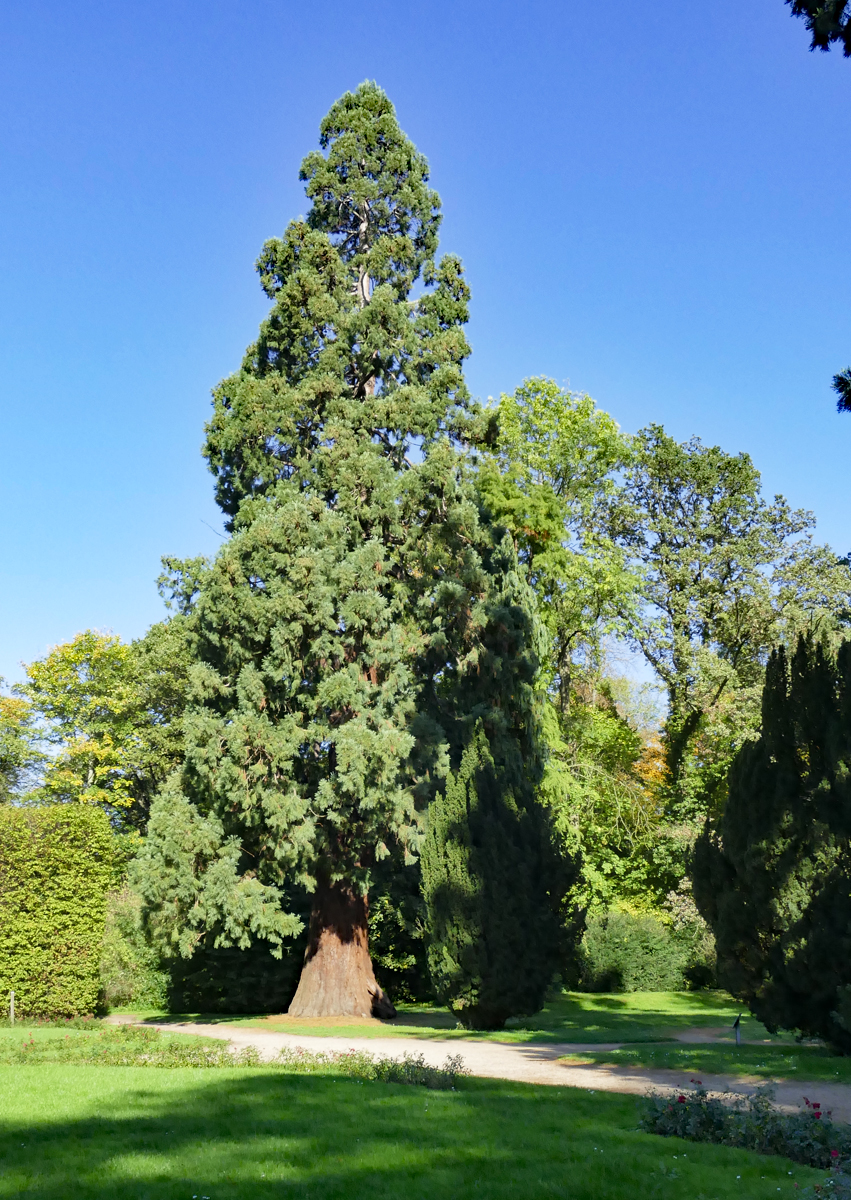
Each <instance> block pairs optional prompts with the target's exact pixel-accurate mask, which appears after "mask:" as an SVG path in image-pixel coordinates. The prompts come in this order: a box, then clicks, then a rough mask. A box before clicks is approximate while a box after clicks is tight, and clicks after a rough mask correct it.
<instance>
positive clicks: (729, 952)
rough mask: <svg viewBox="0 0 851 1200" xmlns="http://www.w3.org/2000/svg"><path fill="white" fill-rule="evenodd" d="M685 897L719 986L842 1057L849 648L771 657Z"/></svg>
mask: <svg viewBox="0 0 851 1200" xmlns="http://www.w3.org/2000/svg"><path fill="white" fill-rule="evenodd" d="M694 886H695V897H696V899H697V900H698V904H699V906H700V908H701V911H702V912H703V915H704V916H705V917H706V919H707V920H708V921H709V923H710V924H711V925H712V928H713V932H714V933H715V938H716V944H717V949H718V970H719V979H720V981H721V983H722V984H723V985H724V986H725V987H727V988H729V989H730V991H732V992H733V994H734V995H736V996H739V997H741V998H742V999H743V1000H745V1001H746V1002H747V1003H748V1005H749V1006H750V1008H751V1010H752V1011H753V1012H754V1013H755V1014H756V1015H757V1016H758V1017H759V1019H760V1020H761V1021H763V1022H764V1023H765V1025H766V1026H767V1027H768V1028H769V1029H771V1030H776V1029H780V1028H783V1029H798V1030H800V1031H801V1032H802V1033H805V1034H808V1035H812V1036H817V1037H822V1038H825V1039H826V1040H827V1041H828V1042H830V1043H832V1044H833V1045H834V1046H836V1047H837V1048H840V1049H842V1050H843V1051H844V1052H846V1053H847V1052H849V1051H851V1003H849V1000H851V641H846V642H843V643H842V645H841V646H840V648H839V651H838V654H837V655H836V656H834V655H833V654H832V653H831V651H830V649H829V648H828V647H827V645H825V644H824V643H821V642H817V641H816V640H815V639H814V638H813V637H812V636H808V637H801V638H800V639H799V642H798V646H797V649H796V651H795V654H794V655H793V657H792V661H791V663H790V662H789V661H788V659H787V655H786V653H785V651H784V650H783V649H782V648H781V649H779V650H776V651H775V652H774V653H773V654H772V656H771V659H770V661H769V664H768V668H767V671H766V680H765V688H764V690H763V701H762V733H761V736H760V738H759V740H758V741H755V742H749V743H746V744H745V746H743V747H742V749H741V750H740V751H739V753H738V755H737V757H736V759H735V761H734V763H733V766H732V768H731V771H730V790H729V799H728V801H727V805H726V808H725V810H724V813H723V816H722V817H721V819H720V821H719V823H718V827H717V829H716V830H715V831H712V830H710V829H707V830H706V831H705V832H704V834H703V837H702V838H701V839H700V841H699V843H698V846H697V850H696V855H695V875H694Z"/></svg>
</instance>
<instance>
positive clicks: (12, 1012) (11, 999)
mask: <svg viewBox="0 0 851 1200" xmlns="http://www.w3.org/2000/svg"><path fill="white" fill-rule="evenodd" d="M9 1024H10V1025H14V1024H15V993H14V992H9Z"/></svg>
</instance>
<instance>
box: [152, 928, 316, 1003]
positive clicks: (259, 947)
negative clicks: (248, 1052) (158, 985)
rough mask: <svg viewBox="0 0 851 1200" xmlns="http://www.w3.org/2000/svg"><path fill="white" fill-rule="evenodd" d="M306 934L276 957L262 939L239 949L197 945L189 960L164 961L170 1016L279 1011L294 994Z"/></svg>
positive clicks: (177, 958) (178, 958) (302, 958)
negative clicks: (278, 957)
mask: <svg viewBox="0 0 851 1200" xmlns="http://www.w3.org/2000/svg"><path fill="white" fill-rule="evenodd" d="M306 940H307V939H306V936H303V937H299V938H295V939H293V941H292V942H291V943H290V944H289V945H288V946H287V948H286V951H285V952H284V953H283V954H282V955H281V957H280V959H277V958H273V957H272V956H271V955H270V953H269V947H268V945H267V944H266V943H264V942H263V941H262V940H258V941H256V942H253V943H252V944H251V945H249V946H248V947H247V948H246V949H244V950H240V949H239V948H238V947H236V946H225V947H221V948H219V949H216V948H215V947H212V946H207V945H201V946H200V947H199V948H198V950H197V951H196V952H195V954H193V956H192V957H191V958H189V959H186V958H182V957H175V958H173V959H171V960H169V961H168V962H167V964H166V965H167V967H168V971H169V984H168V992H167V1002H166V1007H167V1008H168V1010H169V1011H170V1012H178V1013H185V1012H205V1013H280V1012H286V1010H287V1008H288V1007H289V1003H290V1001H291V1000H292V998H293V995H294V994H295V990H296V986H297V984H298V977H299V973H300V971H301V966H302V963H303V961H304V949H305V942H306Z"/></svg>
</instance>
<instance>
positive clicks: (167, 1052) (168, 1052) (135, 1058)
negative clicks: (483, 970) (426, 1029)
mask: <svg viewBox="0 0 851 1200" xmlns="http://www.w3.org/2000/svg"><path fill="white" fill-rule="evenodd" d="M81 1025H82V1027H83V1028H84V1029H85V1031H86V1032H87V1033H88V1036H76V1037H72V1036H71V1035H69V1036H67V1037H65V1038H43V1039H38V1040H36V1039H35V1038H34V1037H33V1036H32V1034H30V1035H29V1037H27V1036H24V1038H23V1039H22V1041H20V1042H17V1043H15V1042H12V1041H11V1039H9V1038H3V1039H2V1041H0V1063H11V1064H24V1063H25V1064H28V1065H34V1064H43V1063H73V1064H75V1065H77V1066H82V1065H85V1066H93V1067H207V1068H213V1067H261V1066H262V1067H268V1068H275V1067H277V1068H279V1069H281V1068H283V1069H284V1070H286V1071H294V1072H297V1073H298V1074H301V1075H314V1074H322V1075H325V1074H329V1075H330V1074H333V1075H346V1076H348V1077H350V1078H353V1079H364V1080H371V1081H374V1082H379V1083H406V1084H413V1085H415V1086H417V1087H426V1088H432V1089H437V1090H444V1091H445V1090H447V1089H450V1088H453V1087H455V1085H456V1083H457V1082H458V1079H459V1077H460V1076H462V1075H466V1074H467V1073H468V1072H467V1070H466V1068H465V1067H464V1062H463V1059H462V1058H461V1056H460V1054H454V1055H449V1056H448V1057H447V1058H446V1061H445V1062H444V1064H443V1066H442V1067H433V1066H430V1065H429V1064H428V1063H427V1062H426V1061H425V1058H424V1056H423V1055H422V1054H417V1055H414V1054H409V1053H406V1054H403V1055H402V1057H401V1058H374V1057H373V1056H372V1055H371V1054H367V1053H365V1052H364V1051H359V1050H351V1051H347V1052H345V1053H334V1052H332V1053H330V1054H325V1053H319V1054H311V1053H310V1052H309V1051H305V1050H291V1049H289V1048H286V1047H285V1048H284V1049H283V1050H281V1052H280V1053H279V1054H278V1055H277V1056H276V1057H275V1058H273V1059H272V1060H271V1061H269V1062H262V1061H261V1059H260V1055H259V1054H258V1052H257V1050H256V1049H255V1047H253V1046H246V1047H245V1048H244V1049H242V1050H233V1049H231V1047H230V1046H229V1045H228V1043H227V1042H223V1041H218V1040H214V1039H212V1038H200V1037H186V1036H185V1035H180V1034H167V1033H166V1034H164V1033H162V1032H161V1031H160V1030H159V1029H152V1028H149V1027H147V1026H144V1025H101V1024H100V1023H99V1022H87V1023H72V1022H69V1023H68V1027H69V1028H80V1027H81Z"/></svg>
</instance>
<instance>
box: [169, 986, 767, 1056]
mask: <svg viewBox="0 0 851 1200" xmlns="http://www.w3.org/2000/svg"><path fill="white" fill-rule="evenodd" d="M740 1011H741V1006H740V1005H739V1004H738V1003H737V1002H736V1001H734V1000H733V999H732V998H731V997H730V996H728V995H727V993H726V992H631V993H624V994H620V993H618V994H598V993H593V994H589V993H585V992H562V993H560V994H558V995H556V996H554V997H552V998H551V999H550V1000H548V1002H547V1003H546V1004H545V1006H544V1008H543V1009H542V1010H541V1012H539V1013H536V1015H535V1016H534V1017H526V1018H520V1019H515V1020H514V1021H512V1022H511V1023H510V1024H509V1026H508V1027H507V1028H506V1029H502V1030H499V1031H497V1032H495V1033H482V1032H470V1031H468V1030H466V1029H462V1028H460V1026H459V1023H458V1021H457V1018H456V1017H455V1016H454V1015H453V1014H452V1013H450V1012H449V1011H448V1010H447V1009H445V1008H439V1007H437V1006H432V1005H427V1004H402V1005H400V1006H399V1016H398V1017H397V1018H396V1019H395V1020H393V1021H377V1020H373V1019H371V1018H368V1017H363V1018H359V1019H347V1020H345V1021H340V1020H330V1019H324V1018H317V1019H315V1020H304V1019H298V1018H291V1017H287V1016H285V1015H272V1016H222V1015H217V1016H209V1015H206V1016H205V1015H203V1014H198V1013H195V1014H191V1013H190V1014H182V1015H179V1016H178V1015H175V1014H172V1015H170V1016H169V1015H166V1014H160V1018H159V1019H165V1020H168V1021H186V1020H202V1021H208V1022H211V1023H227V1024H239V1025H248V1026H250V1027H252V1028H257V1029H267V1030H275V1031H278V1032H286V1033H292V1034H297V1035H301V1036H304V1035H308V1034H309V1035H313V1036H326V1037H418V1038H431V1039H437V1038H441V1039H443V1038H448V1039H456V1038H457V1039H461V1040H463V1039H465V1038H478V1039H485V1040H489V1041H499V1042H581V1043H583V1044H589V1045H591V1044H593V1043H595V1042H655V1041H662V1040H664V1039H666V1038H673V1037H676V1035H677V1034H678V1033H683V1032H685V1031H686V1030H689V1029H692V1028H695V1027H696V1028H700V1029H704V1030H707V1031H709V1030H714V1031H716V1032H717V1033H718V1035H719V1036H732V1031H731V1026H732V1023H733V1021H734V1020H735V1019H736V1017H737V1015H738V1014H739V1012H740ZM145 1015H146V1016H149V1017H151V1018H153V1017H154V1016H155V1014H152V1013H151V1014H145ZM742 1034H743V1036H744V1037H745V1038H760V1039H769V1034H768V1032H767V1030H766V1029H765V1028H764V1027H763V1026H762V1025H761V1024H760V1023H759V1022H758V1021H756V1020H754V1019H753V1018H752V1017H750V1016H748V1015H747V1014H745V1016H744V1017H743V1018H742ZM769 1040H772V1041H775V1040H776V1041H782V1040H784V1039H769ZM785 1040H790V1039H785Z"/></svg>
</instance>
